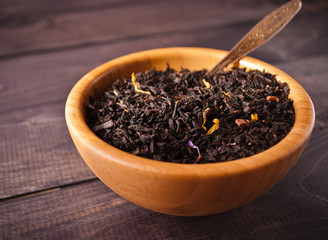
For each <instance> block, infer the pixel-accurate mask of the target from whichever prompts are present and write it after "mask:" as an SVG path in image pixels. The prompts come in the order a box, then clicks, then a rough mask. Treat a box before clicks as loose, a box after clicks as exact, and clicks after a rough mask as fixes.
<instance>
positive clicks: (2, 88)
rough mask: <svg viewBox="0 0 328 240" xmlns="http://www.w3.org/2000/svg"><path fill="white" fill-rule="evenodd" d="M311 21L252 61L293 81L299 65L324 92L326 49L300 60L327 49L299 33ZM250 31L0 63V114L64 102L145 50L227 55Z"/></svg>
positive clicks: (230, 29)
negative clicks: (92, 78) (92, 75)
mask: <svg viewBox="0 0 328 240" xmlns="http://www.w3.org/2000/svg"><path fill="white" fill-rule="evenodd" d="M310 19H313V20H311V21H312V22H315V23H317V24H318V26H321V25H323V24H320V22H322V19H321V17H318V18H315V17H313V16H312V15H311V16H308V17H306V16H304V18H300V19H299V20H298V21H296V23H295V24H291V27H290V28H289V29H288V31H284V32H282V33H281V36H277V37H276V39H273V40H272V42H270V43H268V44H267V45H264V46H262V47H261V48H260V49H258V50H256V51H255V52H254V53H253V54H251V55H252V56H255V57H259V58H260V59H263V60H264V61H267V62H269V63H279V62H283V63H281V64H280V66H283V65H285V64H286V65H287V66H290V67H289V68H286V67H285V68H283V70H285V71H286V72H287V73H289V74H291V75H292V76H293V75H294V73H295V74H296V73H297V72H299V71H300V70H299V67H298V65H297V63H298V62H299V61H301V62H302V64H303V67H304V69H309V70H308V71H302V73H304V76H303V77H304V79H306V80H307V81H309V84H312V86H313V87H314V86H315V85H313V83H314V84H317V86H321V87H320V89H321V91H323V90H322V89H325V88H324V86H327V81H325V80H324V79H325V78H326V77H327V74H328V73H327V71H326V70H325V69H326V67H325V62H326V60H327V56H328V44H327V45H326V46H325V47H322V48H321V51H322V52H321V53H320V54H317V55H315V56H311V59H308V60H304V61H303V60H302V59H303V58H304V57H306V56H307V54H308V49H309V48H312V46H316V45H319V46H324V44H325V43H326V38H325V37H321V36H322V34H324V32H323V33H321V32H320V31H319V30H318V29H315V30H313V32H312V34H304V32H306V31H304V29H303V26H304V25H306V22H308V21H310ZM251 26H252V23H249V22H246V23H244V24H238V25H236V26H226V27H221V28H219V29H216V30H215V31H214V30H213V29H212V28H210V29H203V30H191V31H183V32H181V33H172V34H165V35H163V36H155V37H154V36H149V37H144V38H140V39H126V40H124V41H122V42H116V43H112V44H105V45H99V46H89V47H84V48H78V49H71V50H65V51H57V52H49V53H44V54H36V55H31V56H25V57H19V58H12V59H6V60H4V59H3V60H2V61H1V60H0V62H1V64H0V72H1V74H2V78H1V82H0V98H1V100H2V104H1V105H0V113H4V112H7V111H14V110H17V109H23V108H26V107H31V106H35V105H39V104H45V103H47V102H54V101H59V100H61V101H63V100H64V99H65V98H66V96H67V95H68V93H69V91H70V89H71V88H72V87H73V85H74V83H75V82H76V81H77V80H78V79H80V78H81V77H82V76H83V75H84V74H85V73H87V72H88V71H89V70H91V69H92V68H94V67H96V66H97V65H100V64H102V63H103V62H106V61H108V60H111V59H113V58H116V57H118V56H121V55H124V54H128V53H131V52H135V51H140V50H144V49H150V48H158V47H170V46H198V47H212V48H221V49H229V48H231V47H232V46H233V44H234V43H235V42H237V41H238V40H239V38H240V37H241V36H242V35H243V34H244V33H245V32H247V30H248V29H249V28H250V27H251ZM222 36H225V37H222ZM294 36H295V38H294ZM313 36H316V37H313ZM296 38H298V39H303V40H302V41H301V42H300V43H299V44H298V45H297V47H295V48H294V47H290V42H294V41H295V40H296ZM289 39H290V40H289ZM310 42H311V44H310V45H309V43H310ZM286 43H288V44H286ZM295 45H296V44H295ZM313 65H315V66H317V68H318V69H321V71H320V72H321V73H322V75H321V76H320V74H318V72H316V71H313V70H312V69H313V68H312V66H313ZM22 76H24V77H22ZM314 94H316V93H314ZM17 96H19V98H18V97H17ZM36 96H37V97H36ZM316 104H318V107H319V108H321V107H320V105H322V104H323V105H324V106H326V104H325V103H322V101H318V102H316ZM322 109H324V108H322Z"/></svg>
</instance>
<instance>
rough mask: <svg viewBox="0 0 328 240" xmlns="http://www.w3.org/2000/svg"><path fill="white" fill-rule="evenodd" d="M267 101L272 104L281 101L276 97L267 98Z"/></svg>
mask: <svg viewBox="0 0 328 240" xmlns="http://www.w3.org/2000/svg"><path fill="white" fill-rule="evenodd" d="M266 99H267V100H268V101H270V102H277V103H278V102H279V99H278V98H277V97H275V96H267V97H266Z"/></svg>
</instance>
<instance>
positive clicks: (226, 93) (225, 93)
mask: <svg viewBox="0 0 328 240" xmlns="http://www.w3.org/2000/svg"><path fill="white" fill-rule="evenodd" d="M222 93H223V94H224V95H226V96H227V97H229V98H231V96H230V93H229V92H223V91H222Z"/></svg>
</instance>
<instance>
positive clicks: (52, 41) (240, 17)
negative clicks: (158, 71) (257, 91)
mask: <svg viewBox="0 0 328 240" xmlns="http://www.w3.org/2000/svg"><path fill="white" fill-rule="evenodd" d="M186 3H187V1H185V0H182V1H181V0H180V1H175V2H174V7H173V4H172V2H171V1H167V2H166V1H164V2H152V3H146V4H138V5H124V6H123V7H116V8H111V7H108V8H101V9H97V11H92V10H90V11H86V12H77V13H75V12H68V13H65V12H64V13H61V14H57V15H51V14H49V15H46V16H42V15H41V16H40V17H39V18H38V15H36V16H35V17H34V19H33V18H32V20H30V21H26V20H25V19H22V20H21V23H20V24H19V27H12V26H11V25H12V24H13V23H12V22H14V20H15V19H13V20H10V19H7V20H6V21H4V22H3V24H1V25H0V26H1V27H0V35H2V36H3V37H2V38H0V46H2V47H1V48H0V55H5V56H6V55H11V54H18V53H22V52H26V51H40V50H42V49H54V48H55V49H56V48H63V47H66V48H67V47H72V46H76V45H79V46H87V45H90V44H99V43H102V42H113V41H115V42H119V41H121V40H123V39H125V38H130V39H131V38H140V36H147V35H150V34H152V35H154V34H163V33H165V32H172V31H181V30H184V29H195V28H204V27H208V26H211V25H212V26H215V27H220V26H222V25H224V24H228V23H229V24H231V23H239V22H243V21H245V20H247V21H249V20H254V21H256V20H257V19H259V18H261V17H263V16H265V15H266V14H267V13H268V12H270V10H272V9H274V6H271V5H270V4H260V5H258V6H257V8H254V9H253V10H252V11H247V9H249V8H250V7H251V5H246V6H247V7H245V8H241V7H240V8H236V12H235V14H233V15H231V14H230V13H229V12H228V11H227V9H230V7H231V4H223V2H218V1H216V0H204V1H191V2H190V1H188V4H186ZM181 12H183V13H184V14H183V17H181ZM86 19H87V21H86ZM149 21H151V22H152V24H145V23H146V22H149ZM76 26H79V27H78V28H77V27H76ZM27 36H28V37H27Z"/></svg>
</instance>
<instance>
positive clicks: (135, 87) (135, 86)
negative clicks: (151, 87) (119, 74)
mask: <svg viewBox="0 0 328 240" xmlns="http://www.w3.org/2000/svg"><path fill="white" fill-rule="evenodd" d="M131 81H132V84H133V86H134V90H135V91H136V92H140V93H145V94H149V95H151V93H150V92H149V91H143V90H141V89H138V86H137V82H136V77H135V75H134V73H132V74H131Z"/></svg>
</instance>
